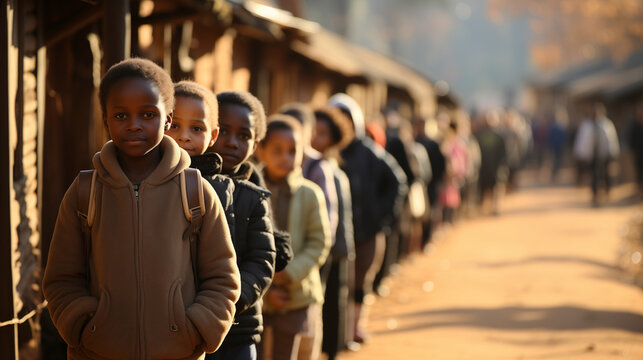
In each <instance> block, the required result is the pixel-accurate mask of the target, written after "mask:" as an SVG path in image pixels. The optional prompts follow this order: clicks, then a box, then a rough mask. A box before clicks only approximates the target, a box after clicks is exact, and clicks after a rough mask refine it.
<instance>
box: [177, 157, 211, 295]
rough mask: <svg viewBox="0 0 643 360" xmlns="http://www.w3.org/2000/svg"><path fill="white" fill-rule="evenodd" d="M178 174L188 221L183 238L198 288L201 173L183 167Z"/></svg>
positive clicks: (202, 210)
mask: <svg viewBox="0 0 643 360" xmlns="http://www.w3.org/2000/svg"><path fill="white" fill-rule="evenodd" d="M179 176H180V177H179V179H180V183H181V200H182V202H183V212H184V213H185V218H186V219H187V220H188V222H189V223H190V225H189V226H188V228H187V229H185V232H184V233H183V240H188V241H190V260H191V262H192V273H193V275H194V285H195V289H196V290H198V289H199V288H198V287H199V271H198V270H199V268H198V254H197V249H198V245H199V234H200V233H201V224H202V222H203V215H205V206H204V205H203V203H204V198H203V183H202V182H201V173H200V172H199V170H197V169H192V168H188V169H185V170H183V172H181V174H180V175H179Z"/></svg>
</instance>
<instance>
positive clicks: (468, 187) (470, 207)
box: [456, 110, 480, 215]
mask: <svg viewBox="0 0 643 360" xmlns="http://www.w3.org/2000/svg"><path fill="white" fill-rule="evenodd" d="M456 124H457V132H458V136H459V138H460V139H461V140H462V141H463V142H464V144H465V146H466V149H467V157H468V161H467V169H466V174H465V178H464V184H463V186H462V189H461V191H460V193H461V197H462V204H461V208H462V212H463V213H464V214H465V215H471V214H472V213H473V211H474V208H475V207H476V204H477V203H478V197H479V194H478V180H479V178H480V145H478V141H477V140H476V138H475V137H474V136H473V134H472V133H471V119H470V118H469V114H467V112H466V111H464V110H458V111H457V112H456Z"/></svg>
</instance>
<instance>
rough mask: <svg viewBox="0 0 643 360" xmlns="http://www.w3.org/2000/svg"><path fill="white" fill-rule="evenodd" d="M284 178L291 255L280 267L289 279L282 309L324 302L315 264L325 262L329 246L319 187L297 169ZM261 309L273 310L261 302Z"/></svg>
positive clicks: (324, 202) (271, 311) (328, 226)
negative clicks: (287, 298)
mask: <svg viewBox="0 0 643 360" xmlns="http://www.w3.org/2000/svg"><path fill="white" fill-rule="evenodd" d="M287 181H288V186H289V187H290V191H291V194H292V195H291V199H290V206H289V210H288V232H289V233H290V236H291V239H292V249H293V253H294V257H293V259H292V261H291V262H290V264H288V266H287V267H286V268H285V269H284V272H285V273H286V274H288V277H289V278H290V282H289V283H288V284H287V287H288V290H289V292H290V304H289V305H288V306H287V307H286V308H285V309H281V310H280V311H283V312H285V311H289V310H295V309H301V308H303V307H306V306H308V305H310V304H314V303H318V304H322V303H323V302H324V292H323V289H322V284H321V279H320V277H319V267H320V266H321V265H322V264H323V263H324V262H325V261H326V257H327V256H328V252H329V250H330V245H331V237H330V225H329V223H328V215H327V212H326V200H325V199H324V194H323V192H322V191H321V189H320V188H319V186H317V185H316V184H315V183H313V182H312V181H309V180H306V179H304V177H303V176H302V174H301V172H300V171H294V172H292V173H291V174H290V175H289V176H288V179H287ZM264 312H265V313H274V312H276V310H275V309H274V308H272V307H271V306H270V305H269V304H268V303H267V302H264Z"/></svg>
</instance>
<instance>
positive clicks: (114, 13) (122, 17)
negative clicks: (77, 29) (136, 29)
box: [102, 0, 132, 69]
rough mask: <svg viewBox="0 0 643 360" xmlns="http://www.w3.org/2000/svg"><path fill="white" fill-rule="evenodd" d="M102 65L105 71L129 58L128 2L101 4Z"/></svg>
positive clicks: (106, 2) (114, 0)
mask: <svg viewBox="0 0 643 360" xmlns="http://www.w3.org/2000/svg"><path fill="white" fill-rule="evenodd" d="M103 14H104V16H103V34H102V37H103V64H104V65H105V69H108V68H109V67H110V66H112V65H114V64H116V63H117V62H119V61H121V60H124V59H127V58H129V57H130V52H131V50H130V49H131V44H130V41H131V39H132V35H131V33H132V31H131V30H132V29H131V19H130V2H129V0H111V1H104V2H103Z"/></svg>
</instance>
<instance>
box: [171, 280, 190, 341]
mask: <svg viewBox="0 0 643 360" xmlns="http://www.w3.org/2000/svg"><path fill="white" fill-rule="evenodd" d="M182 285H183V281H182V280H181V279H177V280H175V281H174V283H172V286H171V287H170V294H169V299H168V305H169V314H168V316H169V317H168V319H169V324H168V328H169V330H170V333H171V334H176V335H179V336H181V337H182V338H183V341H185V342H186V344H189V345H190V347H194V346H196V345H197V344H195V341H194V337H193V336H190V330H191V329H188V324H187V323H186V322H187V317H186V314H185V304H184V302H183V293H182V291H181V289H182Z"/></svg>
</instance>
